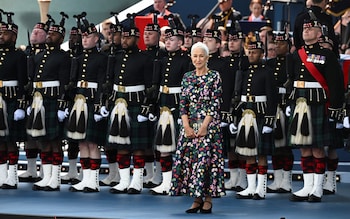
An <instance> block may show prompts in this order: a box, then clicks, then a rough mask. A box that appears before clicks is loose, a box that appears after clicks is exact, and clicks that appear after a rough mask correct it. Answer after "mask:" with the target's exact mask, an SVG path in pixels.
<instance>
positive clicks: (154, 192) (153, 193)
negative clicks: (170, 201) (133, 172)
mask: <svg viewBox="0 0 350 219" xmlns="http://www.w3.org/2000/svg"><path fill="white" fill-rule="evenodd" d="M150 193H151V194H152V195H169V193H168V192H166V191H163V192H162V193H159V192H156V191H153V190H150Z"/></svg>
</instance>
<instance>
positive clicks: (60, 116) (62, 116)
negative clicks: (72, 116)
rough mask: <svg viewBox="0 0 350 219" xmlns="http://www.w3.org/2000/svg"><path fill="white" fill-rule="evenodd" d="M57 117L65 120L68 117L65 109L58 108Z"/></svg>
mask: <svg viewBox="0 0 350 219" xmlns="http://www.w3.org/2000/svg"><path fill="white" fill-rule="evenodd" d="M57 117H58V121H59V122H63V120H64V119H65V118H66V114H65V112H64V111H63V110H58V111H57Z"/></svg>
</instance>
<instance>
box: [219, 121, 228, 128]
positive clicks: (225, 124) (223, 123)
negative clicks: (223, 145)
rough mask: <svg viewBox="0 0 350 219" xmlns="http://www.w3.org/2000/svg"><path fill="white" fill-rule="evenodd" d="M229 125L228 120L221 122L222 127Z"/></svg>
mask: <svg viewBox="0 0 350 219" xmlns="http://www.w3.org/2000/svg"><path fill="white" fill-rule="evenodd" d="M227 126H228V123H226V122H221V123H220V127H221V128H224V127H227Z"/></svg>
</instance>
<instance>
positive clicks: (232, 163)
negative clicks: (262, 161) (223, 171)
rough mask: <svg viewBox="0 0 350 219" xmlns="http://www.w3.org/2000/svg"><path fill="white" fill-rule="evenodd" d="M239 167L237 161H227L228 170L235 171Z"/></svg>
mask: <svg viewBox="0 0 350 219" xmlns="http://www.w3.org/2000/svg"><path fill="white" fill-rule="evenodd" d="M238 167H239V161H238V160H229V161H228V168H229V169H236V168H238Z"/></svg>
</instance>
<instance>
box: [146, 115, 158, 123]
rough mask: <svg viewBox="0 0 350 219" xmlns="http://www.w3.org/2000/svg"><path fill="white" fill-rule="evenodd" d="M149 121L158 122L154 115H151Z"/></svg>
mask: <svg viewBox="0 0 350 219" xmlns="http://www.w3.org/2000/svg"><path fill="white" fill-rule="evenodd" d="M148 119H149V121H151V122H154V121H156V120H157V116H155V115H153V113H149V114H148Z"/></svg>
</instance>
